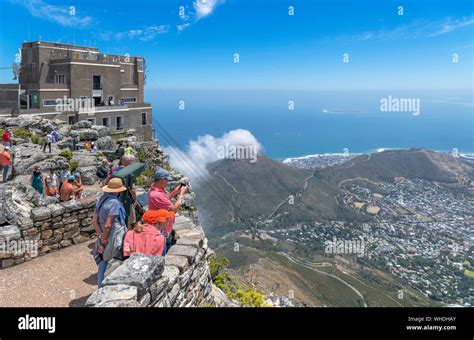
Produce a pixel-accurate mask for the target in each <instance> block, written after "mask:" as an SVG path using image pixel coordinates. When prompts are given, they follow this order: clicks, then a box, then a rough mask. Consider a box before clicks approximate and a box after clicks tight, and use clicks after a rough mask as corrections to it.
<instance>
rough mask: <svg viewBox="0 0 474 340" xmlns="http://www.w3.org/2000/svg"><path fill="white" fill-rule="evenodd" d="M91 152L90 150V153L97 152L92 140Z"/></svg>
mask: <svg viewBox="0 0 474 340" xmlns="http://www.w3.org/2000/svg"><path fill="white" fill-rule="evenodd" d="M91 152H92V153H95V152H97V148H96V147H95V144H94V142H92V143H91Z"/></svg>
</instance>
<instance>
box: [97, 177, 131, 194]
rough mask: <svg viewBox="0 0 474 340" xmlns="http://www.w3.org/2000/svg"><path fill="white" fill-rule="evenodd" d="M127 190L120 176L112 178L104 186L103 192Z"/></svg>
mask: <svg viewBox="0 0 474 340" xmlns="http://www.w3.org/2000/svg"><path fill="white" fill-rule="evenodd" d="M125 190H127V188H126V187H124V186H123V183H122V180H121V179H120V178H112V179H111V180H110V181H109V183H108V184H107V185H105V186H103V187H102V191H103V192H122V191H125Z"/></svg>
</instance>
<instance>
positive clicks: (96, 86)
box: [92, 76, 102, 90]
mask: <svg viewBox="0 0 474 340" xmlns="http://www.w3.org/2000/svg"><path fill="white" fill-rule="evenodd" d="M100 80H101V79H100V76H92V89H93V90H102V84H101V81H100Z"/></svg>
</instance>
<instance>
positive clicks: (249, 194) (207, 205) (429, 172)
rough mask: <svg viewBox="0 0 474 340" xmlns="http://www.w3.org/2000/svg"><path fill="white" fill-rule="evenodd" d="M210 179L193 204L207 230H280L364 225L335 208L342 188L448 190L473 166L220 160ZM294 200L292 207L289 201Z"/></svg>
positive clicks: (394, 154)
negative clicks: (270, 223) (408, 183)
mask: <svg viewBox="0 0 474 340" xmlns="http://www.w3.org/2000/svg"><path fill="white" fill-rule="evenodd" d="M208 171H209V173H210V176H209V178H208V180H207V181H206V183H204V185H200V186H199V187H198V188H196V192H197V194H198V195H197V197H198V200H197V202H196V204H197V205H198V207H199V209H200V210H201V211H202V212H205V213H206V218H207V219H206V224H210V225H223V224H225V223H227V222H239V223H243V222H249V223H250V225H248V226H250V227H252V224H255V223H256V221H259V220H260V221H262V220H268V219H274V218H275V217H277V218H278V219H279V221H281V224H282V225H289V224H292V223H294V222H304V221H314V220H329V219H330V220H334V219H340V220H346V221H355V220H366V219H367V218H370V217H367V216H366V215H361V214H359V213H358V212H356V211H354V210H352V209H348V208H344V207H342V206H341V205H340V204H338V200H339V199H340V195H341V194H342V193H343V190H342V189H341V186H342V185H343V184H344V183H345V182H349V181H351V180H355V179H364V180H366V181H370V182H373V183H375V184H376V183H379V182H393V181H394V180H395V178H396V177H404V178H408V179H424V180H427V181H432V182H438V183H442V184H445V185H449V186H463V187H466V188H467V187H468V186H469V184H470V183H471V181H472V180H473V178H474V171H473V167H472V165H470V164H468V163H467V162H464V161H462V160H460V159H459V158H456V157H453V156H452V155H450V154H441V153H436V152H432V151H428V150H424V149H410V150H392V151H385V152H380V153H373V154H364V155H361V156H358V157H356V158H353V159H351V160H349V161H348V162H346V163H344V164H342V165H337V166H333V167H328V168H325V169H322V170H316V171H312V170H307V169H298V168H293V167H290V166H287V165H285V164H282V163H278V162H275V161H273V160H271V159H269V158H266V157H264V156H260V157H259V158H258V161H257V162H255V163H250V162H248V161H245V160H220V161H217V162H214V163H212V164H210V165H209V166H208ZM290 195H293V196H294V200H293V201H294V202H293V204H291V203H292V200H291V199H290V200H289V197H290Z"/></svg>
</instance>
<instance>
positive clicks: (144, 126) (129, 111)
mask: <svg viewBox="0 0 474 340" xmlns="http://www.w3.org/2000/svg"><path fill="white" fill-rule="evenodd" d="M144 71H145V59H144V58H143V57H131V56H128V55H110V54H104V53H100V52H99V50H98V49H97V48H94V47H86V46H78V45H67V44H62V43H52V42H44V41H34V42H25V43H23V45H22V48H21V64H20V66H19V87H18V84H17V91H16V97H18V94H19V96H20V100H19V101H18V100H13V98H11V97H12V96H14V94H13V92H15V89H13V86H14V85H13V84H8V85H0V101H1V103H0V108H1V109H0V110H1V113H2V114H4V115H5V114H10V115H15V116H16V115H18V114H20V115H26V114H28V115H41V116H44V118H49V119H61V120H63V121H66V122H68V123H70V124H73V123H75V122H77V121H80V120H89V121H91V122H92V123H93V124H95V125H105V126H108V127H109V128H111V129H112V130H118V131H122V130H127V129H134V130H136V133H134V135H135V136H137V138H138V139H139V140H151V139H152V138H153V131H152V107H151V104H149V103H145V101H144V85H145V72H144ZM4 92H5V93H4ZM7 92H8V93H7ZM2 98H3V100H2ZM18 105H19V106H20V107H19V108H18Z"/></svg>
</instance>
